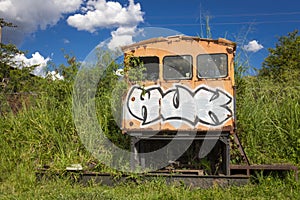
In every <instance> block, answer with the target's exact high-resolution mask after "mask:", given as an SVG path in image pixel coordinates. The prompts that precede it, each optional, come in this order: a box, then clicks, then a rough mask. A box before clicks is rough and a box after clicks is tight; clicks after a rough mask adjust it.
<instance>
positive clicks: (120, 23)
mask: <svg viewBox="0 0 300 200" xmlns="http://www.w3.org/2000/svg"><path fill="white" fill-rule="evenodd" d="M81 10H82V11H83V13H82V14H74V15H73V16H69V17H68V19H67V22H68V24H69V25H70V26H73V27H75V28H77V29H78V30H85V31H89V32H95V31H96V30H97V29H99V28H100V29H101V28H117V29H116V30H115V31H112V32H111V36H112V39H111V41H110V43H109V44H108V47H109V48H115V47H117V46H120V45H126V44H130V43H132V42H133V41H132V36H134V35H135V34H136V33H137V32H139V31H140V30H139V29H138V28H137V25H138V24H139V23H141V22H143V21H144V19H143V15H144V13H143V12H142V11H141V6H140V4H139V3H136V4H135V3H134V0H129V5H128V6H127V7H122V5H121V4H120V3H118V2H113V1H105V0H89V1H88V2H87V4H86V6H85V7H82V9H81Z"/></svg>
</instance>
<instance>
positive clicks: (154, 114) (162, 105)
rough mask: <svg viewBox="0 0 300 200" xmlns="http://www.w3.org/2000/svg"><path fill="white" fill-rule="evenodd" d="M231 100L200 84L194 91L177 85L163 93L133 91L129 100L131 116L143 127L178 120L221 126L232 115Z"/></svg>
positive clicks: (192, 123)
mask: <svg viewBox="0 0 300 200" xmlns="http://www.w3.org/2000/svg"><path fill="white" fill-rule="evenodd" d="M231 103H232V97H231V96H230V95H229V94H227V93H226V92H224V91H223V90H221V89H218V88H217V89H211V88H209V87H207V86H205V85H201V86H199V87H198V88H196V89H195V90H193V91H192V90H190V88H188V87H185V86H182V85H175V86H174V88H171V89H170V90H168V91H166V92H164V91H163V90H162V89H161V87H157V86H155V87H149V88H141V87H138V86H134V87H132V88H131V90H130V92H129V94H128V98H127V108H128V111H129V113H130V114H131V115H132V116H133V117H134V118H136V119H138V120H140V121H142V125H147V124H152V123H158V122H159V121H170V120H179V121H185V122H187V123H188V124H190V125H192V126H194V125H196V124H198V123H200V124H203V125H211V126H219V125H222V124H223V123H225V122H226V121H227V120H228V119H229V118H230V117H231V116H232V109H231V107H230V105H231Z"/></svg>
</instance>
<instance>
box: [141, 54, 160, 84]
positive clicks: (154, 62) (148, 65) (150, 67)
mask: <svg viewBox="0 0 300 200" xmlns="http://www.w3.org/2000/svg"><path fill="white" fill-rule="evenodd" d="M139 58H140V61H141V62H142V63H143V66H144V68H145V71H144V77H145V79H146V80H151V81H155V80H157V79H158V78H159V58H158V57H157V56H147V57H139Z"/></svg>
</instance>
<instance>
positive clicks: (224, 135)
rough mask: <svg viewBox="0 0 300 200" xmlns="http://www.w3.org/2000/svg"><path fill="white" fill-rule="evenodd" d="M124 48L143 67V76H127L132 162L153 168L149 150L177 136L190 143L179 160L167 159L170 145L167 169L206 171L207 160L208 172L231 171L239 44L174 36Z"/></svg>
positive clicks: (125, 121) (125, 122)
mask: <svg viewBox="0 0 300 200" xmlns="http://www.w3.org/2000/svg"><path fill="white" fill-rule="evenodd" d="M122 50H123V52H124V57H125V59H127V60H128V59H131V58H136V59H137V60H138V61H139V62H140V63H141V65H142V66H143V71H142V74H143V78H142V79H141V80H139V81H130V80H129V79H130V76H129V75H128V74H127V75H125V78H127V79H128V80H129V81H128V82H129V83H130V84H129V90H128V93H127V96H126V97H125V98H124V99H123V114H122V130H123V132H124V133H125V134H129V135H130V136H131V137H132V149H133V152H136V156H134V158H132V160H133V162H135V163H137V164H138V165H140V166H142V167H147V166H148V167H149V166H150V165H151V166H152V165H153V164H155V163H153V162H152V161H154V160H152V161H151V159H149V158H148V157H147V155H146V154H145V153H149V152H153V151H157V150H158V149H161V148H163V147H165V146H167V144H169V143H170V141H172V140H174V138H175V139H176V140H178V141H182V142H183V141H189V147H188V148H186V151H185V152H183V153H182V154H181V155H180V156H177V157H178V158H177V157H176V158H171V157H169V155H170V154H172V152H170V151H169V150H168V149H166V151H165V152H164V153H163V154H165V155H164V158H165V159H167V160H168V162H169V164H170V165H169V166H167V167H179V168H180V167H181V168H187V167H190V168H192V169H193V168H194V169H196V168H197V169H202V168H203V169H204V167H203V166H201V163H203V162H204V160H208V161H209V162H210V165H211V166H210V169H209V171H210V172H209V173H210V174H218V173H222V174H229V157H230V154H229V148H230V147H229V137H230V135H231V134H234V133H235V82H234V56H235V50H236V44H235V43H234V42H232V41H229V40H226V39H222V38H220V39H216V40H214V39H204V38H199V37H191V36H183V35H175V36H170V37H159V38H152V39H148V40H144V41H140V42H137V43H134V44H132V45H128V46H124V47H123V48H122ZM129 68H130V66H129ZM210 141H213V142H210ZM180 144H181V143H180V142H179V143H178V144H177V145H179V146H182V145H180ZM182 144H183V143H182ZM212 144H213V145H212ZM205 145H206V146H205ZM175 149H178V148H177V147H176V148H175ZM143 153H144V154H143ZM147 159H148V160H147ZM154 162H157V161H156V160H155V161H154ZM174 163H176V166H175V165H174ZM193 165H194V166H193Z"/></svg>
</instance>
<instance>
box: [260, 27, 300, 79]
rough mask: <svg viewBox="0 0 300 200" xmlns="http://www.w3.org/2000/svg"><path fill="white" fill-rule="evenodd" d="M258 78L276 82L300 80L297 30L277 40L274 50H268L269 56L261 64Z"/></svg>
mask: <svg viewBox="0 0 300 200" xmlns="http://www.w3.org/2000/svg"><path fill="white" fill-rule="evenodd" d="M259 75H260V76H263V77H269V78H271V79H272V80H274V81H276V82H282V83H283V82H287V81H288V82H290V83H291V84H293V83H295V82H298V81H299V80H300V36H299V35H298V30H295V31H294V32H291V33H289V34H288V36H282V37H280V38H279V40H278V43H277V44H276V47H275V48H273V49H272V48H270V49H269V56H268V57H267V58H266V59H265V61H264V62H263V66H262V69H261V70H260V72H259Z"/></svg>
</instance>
